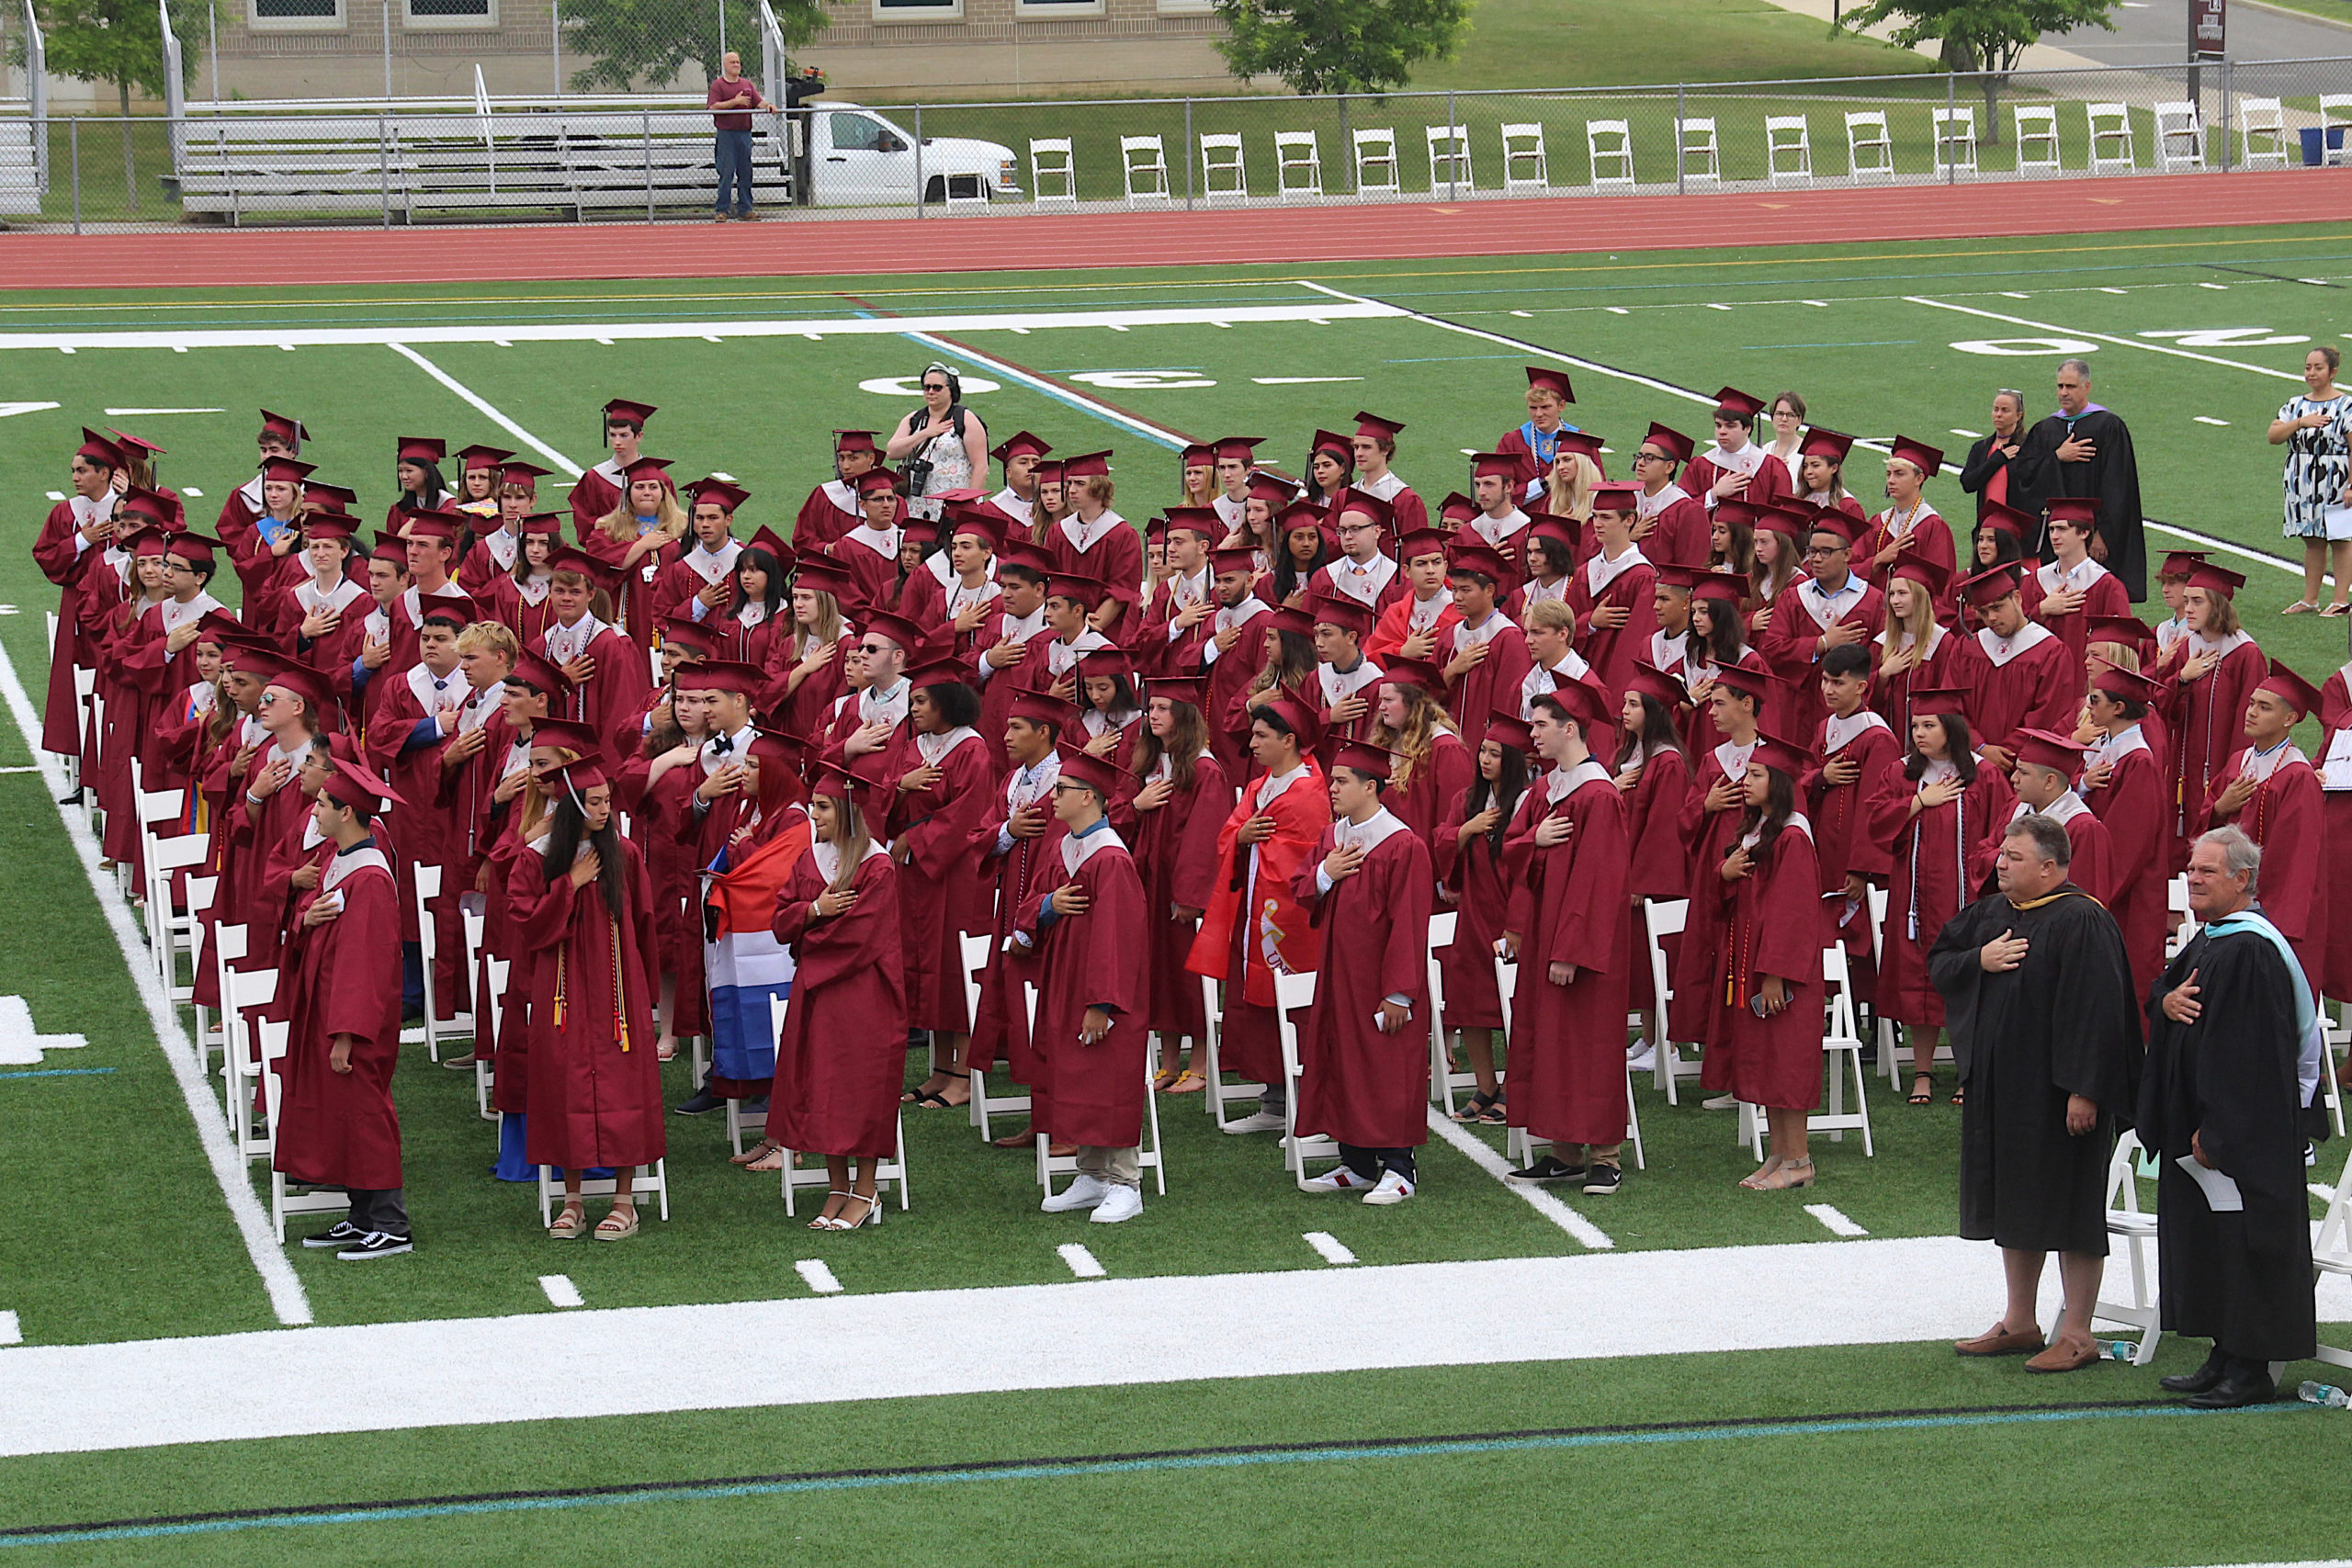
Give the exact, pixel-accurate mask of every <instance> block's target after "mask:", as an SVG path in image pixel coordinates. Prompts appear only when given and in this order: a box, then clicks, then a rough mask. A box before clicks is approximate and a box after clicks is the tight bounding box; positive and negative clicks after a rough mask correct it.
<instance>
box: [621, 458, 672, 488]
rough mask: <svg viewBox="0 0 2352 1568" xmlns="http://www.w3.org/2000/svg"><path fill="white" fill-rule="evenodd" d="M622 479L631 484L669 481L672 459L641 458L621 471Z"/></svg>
mask: <svg viewBox="0 0 2352 1568" xmlns="http://www.w3.org/2000/svg"><path fill="white" fill-rule="evenodd" d="M621 477H622V478H623V479H627V480H628V482H629V483H631V484H638V483H641V482H642V481H644V480H646V479H669V477H670V459H669V458H667V457H639V459H638V460H637V461H636V462H634V463H631V464H630V465H628V467H627V468H623V469H622V470H621Z"/></svg>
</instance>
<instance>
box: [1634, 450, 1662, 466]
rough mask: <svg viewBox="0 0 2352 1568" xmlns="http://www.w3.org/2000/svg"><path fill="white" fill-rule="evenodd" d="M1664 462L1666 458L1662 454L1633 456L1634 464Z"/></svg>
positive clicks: (1637, 454)
mask: <svg viewBox="0 0 2352 1568" xmlns="http://www.w3.org/2000/svg"><path fill="white" fill-rule="evenodd" d="M1666 460H1667V456H1666V454H1665V453H1663V452H1636V453H1634V461H1635V462H1636V463H1663V462H1665V461H1666Z"/></svg>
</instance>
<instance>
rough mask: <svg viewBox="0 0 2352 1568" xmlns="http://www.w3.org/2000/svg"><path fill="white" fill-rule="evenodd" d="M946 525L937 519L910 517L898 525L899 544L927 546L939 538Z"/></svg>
mask: <svg viewBox="0 0 2352 1568" xmlns="http://www.w3.org/2000/svg"><path fill="white" fill-rule="evenodd" d="M945 526H946V524H945V523H944V521H943V520H942V519H940V518H937V517H922V516H910V517H908V518H907V519H906V521H905V522H903V523H901V524H900V525H899V543H900V544H903V545H928V544H930V543H931V542H932V541H933V540H934V539H936V538H938V537H939V531H940V529H942V528H943V527H945Z"/></svg>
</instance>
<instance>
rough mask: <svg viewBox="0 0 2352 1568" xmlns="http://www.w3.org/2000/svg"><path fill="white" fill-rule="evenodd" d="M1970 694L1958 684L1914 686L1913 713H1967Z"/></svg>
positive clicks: (1912, 690)
mask: <svg viewBox="0 0 2352 1568" xmlns="http://www.w3.org/2000/svg"><path fill="white" fill-rule="evenodd" d="M1968 702H1969V694H1968V693H1967V692H1964V691H1962V689H1961V688H1959V687H1958V686H1914V687H1912V688H1911V711H1912V712H1913V713H1933V714H1946V713H1956V714H1962V715H1965V714H1966V713H1967V712H1968Z"/></svg>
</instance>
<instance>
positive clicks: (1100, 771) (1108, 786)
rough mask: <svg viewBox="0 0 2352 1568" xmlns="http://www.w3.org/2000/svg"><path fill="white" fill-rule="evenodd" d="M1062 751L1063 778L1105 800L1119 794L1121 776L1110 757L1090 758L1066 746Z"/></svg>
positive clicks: (1080, 751)
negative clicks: (1083, 786)
mask: <svg viewBox="0 0 2352 1568" xmlns="http://www.w3.org/2000/svg"><path fill="white" fill-rule="evenodd" d="M1060 751H1061V760H1062V767H1061V776H1062V777H1063V778H1066V779H1068V780H1069V781H1070V782H1071V783H1073V784H1084V785H1085V786H1086V787H1087V788H1089V789H1091V790H1092V791H1094V792H1095V793H1096V794H1097V795H1101V796H1102V797H1103V799H1104V800H1106V801H1107V800H1109V799H1111V798H1112V797H1113V796H1114V795H1117V794H1118V793H1119V784H1120V778H1121V774H1120V772H1119V769H1118V768H1117V767H1116V766H1115V765H1114V764H1113V762H1112V761H1111V760H1110V759H1109V758H1108V757H1093V756H1089V755H1088V754H1087V753H1086V752H1084V751H1082V750H1079V749H1078V748H1077V747H1075V746H1064V747H1061V748H1060Z"/></svg>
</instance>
